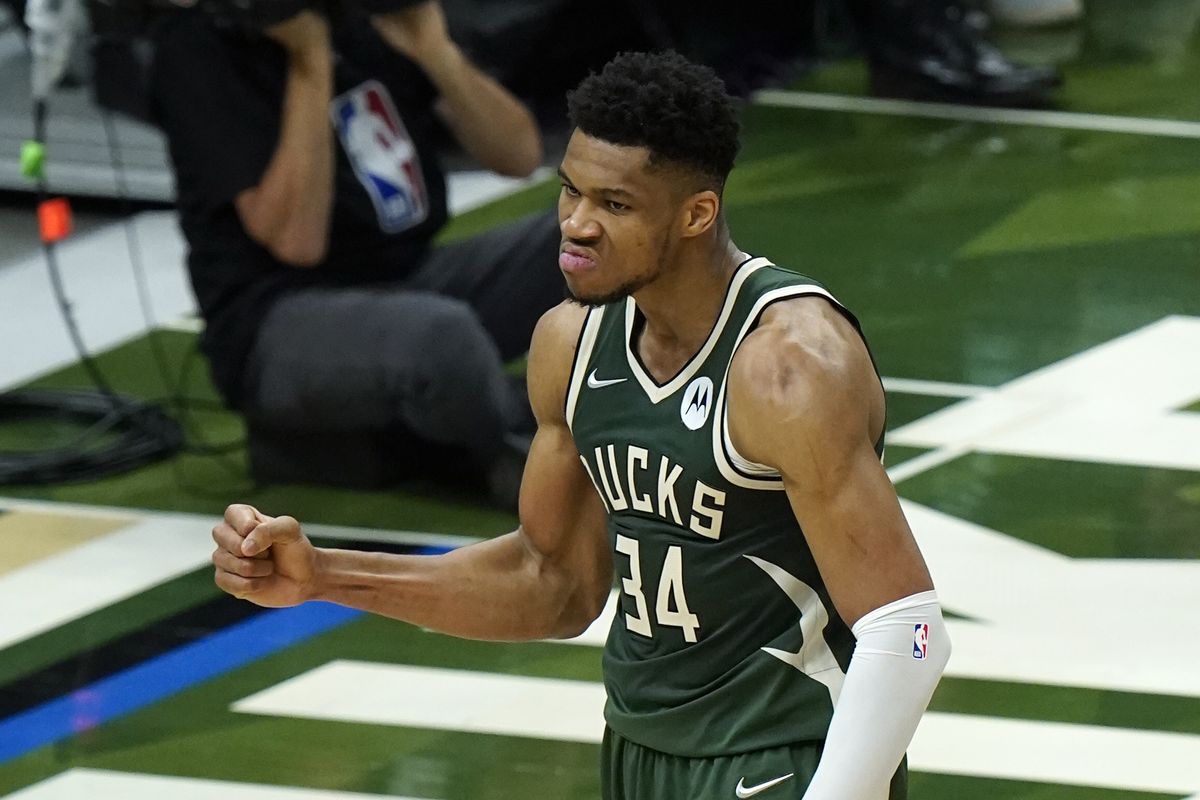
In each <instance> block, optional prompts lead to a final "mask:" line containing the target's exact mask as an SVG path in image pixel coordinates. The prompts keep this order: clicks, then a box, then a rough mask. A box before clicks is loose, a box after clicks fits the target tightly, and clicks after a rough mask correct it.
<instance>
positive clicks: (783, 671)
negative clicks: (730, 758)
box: [566, 258, 882, 757]
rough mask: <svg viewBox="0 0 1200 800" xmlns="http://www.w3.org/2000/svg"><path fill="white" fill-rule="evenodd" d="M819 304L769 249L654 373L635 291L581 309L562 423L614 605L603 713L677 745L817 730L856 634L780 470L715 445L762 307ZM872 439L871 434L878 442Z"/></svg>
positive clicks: (730, 745) (731, 742)
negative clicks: (609, 557) (586, 493)
mask: <svg viewBox="0 0 1200 800" xmlns="http://www.w3.org/2000/svg"><path fill="white" fill-rule="evenodd" d="M803 295H819V296H822V297H825V298H828V299H829V300H830V301H831V302H833V303H834V304H835V305H837V307H838V308H839V309H841V310H842V311H843V312H844V313H845V314H846V316H847V317H848V318H849V319H850V320H851V321H852V322H854V324H855V326H856V327H857V324H858V323H857V322H856V321H855V320H854V318H853V317H852V316H851V315H850V314H849V312H845V310H844V309H842V308H841V306H840V305H838V304H837V302H836V301H835V300H833V298H832V297H831V296H830V295H829V293H828V292H827V291H826V290H825V289H824V288H823V287H822V286H820V285H819V284H817V283H816V282H815V281H813V280H811V279H809V278H806V277H804V276H802V275H798V274H796V273H794V272H790V271H787V270H783V269H780V268H778V267H776V266H774V265H773V264H771V263H770V262H768V261H767V260H766V259H762V258H755V259H751V260H749V261H746V262H744V263H743V264H742V265H741V266H739V267H738V269H737V271H736V272H735V273H734V275H733V277H732V279H731V281H730V285H729V288H728V290H727V295H726V298H725V302H724V305H723V306H722V308H721V312H720V315H719V317H718V319H717V321H716V324H715V326H714V328H713V330H712V332H711V333H710V334H709V338H708V340H707V341H706V342H705V343H704V345H703V347H702V348H701V349H700V351H699V352H698V353H697V354H696V355H695V356H694V357H693V358H692V360H691V361H689V362H688V363H687V365H686V366H684V367H683V369H682V370H681V371H680V372H679V374H678V375H676V376H675V377H674V378H672V379H671V380H670V381H668V382H667V383H665V384H662V385H660V384H658V383H657V382H656V381H655V380H654V379H653V378H652V377H651V376H650V375H649V373H648V372H647V371H646V370H645V369H644V367H643V366H642V364H641V363H640V361H639V358H638V356H637V353H636V349H635V348H634V346H633V343H634V342H635V341H636V335H637V333H638V332H639V330H640V328H641V325H642V323H643V318H642V317H641V316H640V313H639V312H638V310H637V306H636V304H635V303H634V302H633V299H632V298H629V299H627V300H625V301H621V302H617V303H613V304H610V305H607V306H603V307H600V308H595V309H592V310H591V311H590V312H589V313H588V316H587V319H586V321H585V323H584V326H583V330H582V331H581V334H580V341H579V347H578V352H577V354H576V357H575V363H574V365H573V367H572V373H571V381H570V385H569V389H568V393H567V407H566V413H567V421H568V424H569V425H570V426H571V431H572V434H573V436H574V439H575V445H576V447H577V448H578V449H579V453H580V458H581V459H582V461H583V464H584V466H585V467H586V469H587V472H588V474H589V476H590V477H591V479H592V482H593V483H594V484H595V486H596V490H597V492H599V494H600V497H601V499H602V500H603V502H604V504H605V507H606V509H607V511H608V532H609V537H610V539H611V541H612V545H613V548H614V551H615V552H614V562H613V563H614V567H615V570H616V573H617V579H618V588H619V589H620V592H619V597H620V602H619V604H618V608H617V614H616V618H615V619H614V622H613V625H612V628H611V630H610V631H609V635H608V641H607V644H606V646H605V651H604V676H605V686H606V688H607V690H608V703H607V705H606V707H605V719H606V720H607V722H608V724H609V726H610V727H611V728H612V729H613V730H614V731H616V732H617V733H619V734H620V735H621V736H623V737H625V738H626V739H629V740H630V741H633V742H637V743H638V744H641V745H643V746H645V747H650V748H653V749H655V750H658V751H661V752H664V753H671V754H676V755H682V756H700V757H702V756H719V755H729V754H733V753H742V752H747V751H750V750H758V749H763V748H768V747H775V746H779V745H783V744H789V743H794V742H803V741H811V740H821V739H824V738H825V734H826V731H827V730H828V727H829V721H830V717H831V715H832V713H833V704H834V702H836V699H837V695H838V692H839V691H840V689H841V685H842V681H843V679H844V676H845V670H846V668H847V667H848V665H849V661H850V655H851V653H852V651H853V648H854V639H853V636H852V635H851V633H850V631H849V629H848V628H847V626H846V625H845V623H844V622H843V621H842V620H841V619H840V618H839V617H838V616H837V613H836V611H835V610H834V608H833V604H832V603H831V602H830V599H829V595H828V593H827V591H826V589H825V584H824V582H823V581H822V580H821V576H820V574H819V573H818V571H817V567H816V564H815V563H814V562H813V557H812V553H811V552H810V551H809V549H808V546H807V544H806V542H805V539H804V535H803V533H802V532H801V530H800V526H799V524H798V523H797V521H796V517H795V515H794V513H793V511H792V508H791V506H790V505H789V503H788V498H787V495H786V493H785V492H784V491H783V484H782V481H781V479H780V476H779V474H778V473H777V472H775V471H773V470H771V469H769V468H767V467H765V466H763V465H759V464H753V463H751V462H749V461H747V460H746V459H745V458H743V457H742V456H740V455H739V454H738V453H737V452H736V451H735V450H734V448H733V446H732V443H731V442H730V439H729V432H728V424H727V418H726V387H725V380H726V376H727V375H728V372H729V365H730V361H731V359H732V358H733V354H734V351H735V350H736V349H737V346H738V344H739V343H740V342H741V341H742V339H744V338H745V336H746V334H747V333H749V332H750V330H751V329H752V328H753V326H754V325H755V324H756V322H757V320H758V318H759V316H760V315H761V313H762V311H763V309H764V308H766V306H767V305H768V304H770V303H772V302H775V301H778V300H782V299H785V298H792V297H798V296H803ZM881 446H882V442H881V443H880V447H881Z"/></svg>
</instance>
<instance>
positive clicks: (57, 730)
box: [0, 603, 363, 765]
mask: <svg viewBox="0 0 1200 800" xmlns="http://www.w3.org/2000/svg"><path fill="white" fill-rule="evenodd" d="M362 613H363V612H361V611H355V610H353V609H348V608H343V607H342V606H336V605H333V604H332V603H305V604H304V605H302V606H296V607H295V608H284V609H278V610H275V611H267V612H264V613H262V614H259V615H257V616H255V617H252V618H250V619H248V620H246V621H245V622H240V623H238V624H237V625H234V626H232V627H229V628H226V629H225V630H223V631H220V632H218V633H214V634H212V635H210V636H206V637H204V638H203V639H201V640H200V641H198V642H193V643H192V644H188V645H184V646H182V647H177V648H175V649H174V650H172V651H170V652H168V653H164V654H163V655H161V656H157V657H155V658H152V659H150V660H149V661H145V662H143V663H141V664H138V665H137V666H136V667H130V668H129V669H126V670H123V671H121V672H118V673H116V674H115V675H110V676H109V677H107V678H104V679H103V680H99V681H96V682H95V683H92V684H90V685H88V686H85V687H83V688H81V689H77V690H76V691H74V692H71V693H70V694H69V695H66V696H64V697H60V698H58V699H56V700H50V701H48V702H46V703H43V704H42V705H40V706H35V707H34V708H31V709H29V710H28V711H23V712H21V713H20V714H15V715H13V716H11V717H9V718H8V719H6V720H3V721H0V765H2V764H4V763H5V762H8V761H11V760H13V759H14V758H19V757H20V756H23V755H25V754H26V753H28V752H30V751H32V750H36V749H38V748H39V747H44V746H46V745H48V744H53V743H55V742H58V741H61V740H63V739H66V738H69V737H71V736H74V735H76V734H79V733H83V732H84V731H87V730H91V729H92V728H95V727H96V726H98V725H102V724H103V723H105V722H108V721H110V720H113V719H116V718H118V717H121V716H124V715H126V714H130V713H132V712H134V711H137V710H138V709H140V708H143V707H145V706H148V705H150V704H151V703H155V702H157V701H159V700H162V699H163V698H165V697H170V696H171V695H173V694H177V693H178V692H181V691H183V690H185V689H188V688H190V687H192V686H194V685H196V684H198V683H201V682H203V681H206V680H209V679H210V678H215V677H217V676H219V675H222V674H224V673H226V672H230V671H232V670H234V669H237V668H238V667H241V666H243V665H245V664H248V663H250V662H251V661H257V660H258V659H260V658H265V657H267V656H269V655H271V654H273V653H277V652H279V651H280V650H283V649H284V648H287V647H291V646H292V645H295V644H299V643H300V642H303V641H305V640H306V639H311V638H312V637H314V636H317V635H318V634H321V633H325V632H326V631H330V630H333V629H334V628H338V627H341V626H342V625H345V624H346V623H348V622H350V621H352V620H354V619H356V618H357V617H360V616H362Z"/></svg>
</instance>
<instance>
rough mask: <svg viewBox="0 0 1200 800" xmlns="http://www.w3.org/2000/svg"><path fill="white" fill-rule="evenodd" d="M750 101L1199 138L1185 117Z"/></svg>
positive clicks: (801, 97)
mask: <svg viewBox="0 0 1200 800" xmlns="http://www.w3.org/2000/svg"><path fill="white" fill-rule="evenodd" d="M753 99H754V102H755V103H757V104H758V105H763V106H775V107H781V108H802V109H808V110H811V111H849V112H852V113H858V114H881V115H885V116H893V117H921V118H925V119H942V120H952V121H956V122H986V123H991V124H996V125H1030V126H1035V127H1041V128H1069V129H1073V130H1084V131H1100V132H1104V133H1129V134H1140V135H1143V136H1165V137H1170V138H1179V139H1200V122H1192V121H1189V120H1175V119H1153V118H1149V117H1118V116H1111V115H1107V114H1081V113H1078V112H1071V111H1031V110H1027V109H1020V108H977V107H973V106H961V105H954V104H952V103H924V102H918V101H915V100H888V99H884V98H879V97H858V96H854V95H844V94H825V93H822V92H789V91H785V90H782V89H764V90H763V91H760V92H757V93H756V94H755V95H754V98H753Z"/></svg>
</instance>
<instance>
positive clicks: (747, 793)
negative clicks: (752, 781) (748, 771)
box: [727, 772, 796, 800]
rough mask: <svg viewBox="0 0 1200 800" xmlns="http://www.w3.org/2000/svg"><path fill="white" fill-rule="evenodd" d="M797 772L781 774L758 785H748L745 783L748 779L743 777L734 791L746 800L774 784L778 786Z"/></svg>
mask: <svg viewBox="0 0 1200 800" xmlns="http://www.w3.org/2000/svg"><path fill="white" fill-rule="evenodd" d="M795 774H796V773H794V772H789V773H788V774H787V775H781V776H780V777H778V778H775V779H774V780H769V781H766V782H764V783H760V784H758V785H757V786H746V785H745V784H746V779H745V778H742V779H741V780H739V781H738V785H737V788H736V789H735V790H734V792H735V793H736V794H737V796H738V797H739V798H742V800H745V798H747V797H754V795H756V794H758V793H759V792H765V791H766V790H767V789H770V788H771V787H772V786H777V785H779V784H781V783H783V782H784V781H786V780H787V779H788V778H790V777H792V776H793V775H795ZM727 785H728V784H727Z"/></svg>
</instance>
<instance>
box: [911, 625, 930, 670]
mask: <svg viewBox="0 0 1200 800" xmlns="http://www.w3.org/2000/svg"><path fill="white" fill-rule="evenodd" d="M927 655H929V626H928V625H926V624H924V623H922V624H920V625H914V626H913V658H915V659H917V660H918V661H922V660H924V658H925V656H927Z"/></svg>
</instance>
